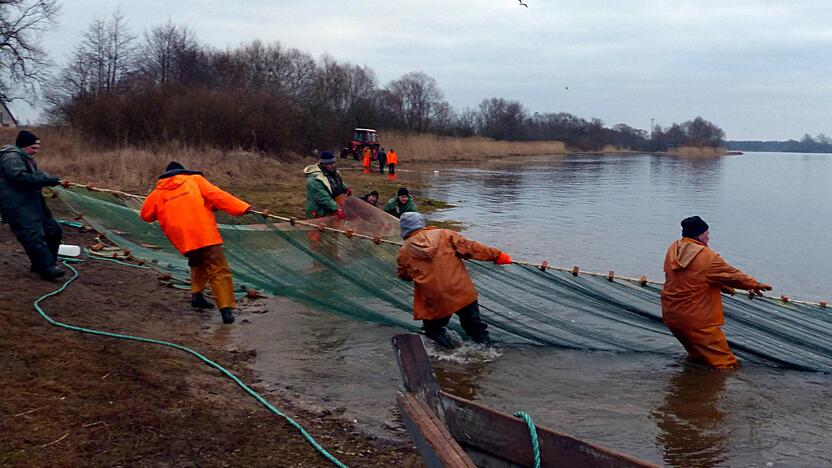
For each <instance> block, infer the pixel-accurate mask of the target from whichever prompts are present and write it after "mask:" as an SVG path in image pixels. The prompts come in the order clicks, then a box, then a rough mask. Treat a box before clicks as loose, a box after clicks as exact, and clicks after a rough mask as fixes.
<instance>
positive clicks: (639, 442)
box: [218, 298, 832, 466]
mask: <svg viewBox="0 0 832 468" xmlns="http://www.w3.org/2000/svg"><path fill="white" fill-rule="evenodd" d="M258 307H260V308H262V309H264V311H267V312H266V313H254V312H252V311H244V312H242V313H241V314H240V317H239V320H238V324H239V325H238V326H236V327H221V329H218V331H222V330H230V329H232V328H233V329H234V330H235V331H236V333H237V335H238V336H237V339H238V341H239V342H240V343H241V344H242V345H243V346H246V347H252V348H253V349H255V350H256V351H257V355H256V358H255V360H254V368H255V370H256V371H257V373H258V377H259V378H260V380H261V382H260V386H261V387H263V388H265V389H266V390H267V391H271V395H270V397H269V399H270V400H272V401H273V402H275V403H277V404H278V406H280V403H281V401H283V398H289V399H292V400H297V401H300V402H302V403H306V404H310V405H311V406H313V407H321V408H326V409H329V410H330V411H331V412H333V413H335V414H343V415H344V416H345V417H347V418H349V419H350V420H356V421H358V424H359V427H361V428H364V429H366V430H370V431H371V432H373V433H375V434H380V435H384V434H390V430H391V429H395V430H394V433H395V435H396V436H398V437H406V436H405V435H404V432H403V430H402V426H401V423H400V422H399V419H398V417H397V416H396V411H395V406H396V403H395V401H396V400H395V398H396V392H397V391H398V389H399V385H400V377H399V371H398V368H397V366H396V363H395V359H394V358H393V353H392V348H391V346H390V338H391V337H392V336H393V335H394V334H396V333H401V330H399V329H395V328H391V327H385V326H379V325H371V324H366V323H362V322H358V321H355V320H351V319H347V318H343V317H339V316H337V315H332V314H329V313H326V312H320V311H316V310H311V309H308V308H305V307H303V306H300V305H298V304H295V303H293V302H291V301H289V300H285V299H280V298H275V299H269V300H268V301H266V302H264V303H261V305H259V306H258ZM224 339H225V338H224V337H221V338H220V340H224ZM429 354H430V355H431V357H432V361H433V364H434V367H435V369H436V373H437V377H438V379H439V382H440V384H441V385H442V387H443V388H444V389H446V390H448V391H450V392H451V393H454V394H456V395H459V396H462V397H464V398H469V399H473V400H476V401H479V402H481V403H484V404H487V405H490V406H493V407H495V408H497V409H499V410H502V411H504V412H506V413H513V412H515V411H521V410H522V411H526V412H528V413H529V414H530V415H532V417H533V418H534V420H535V421H536V422H538V423H540V424H543V425H546V426H549V427H551V428H553V429H556V430H559V431H563V432H567V433H570V434H573V435H575V436H578V437H582V438H585V439H588V440H592V441H596V442H598V443H601V444H603V445H606V446H609V447H611V448H614V449H617V450H621V451H624V452H626V453H630V454H633V455H635V456H637V457H639V458H643V459H646V460H651V461H654V462H659V463H666V464H668V465H672V466H717V465H720V466H724V465H732V466H766V463H773V464H775V465H776V466H829V465H830V464H831V463H832V445H831V444H829V441H828V438H829V423H828V421H830V420H832V407H830V406H829V405H828V403H827V402H828V401H830V399H832V376H829V375H825V374H816V373H805V372H796V371H786V370H782V369H774V368H770V367H765V366H753V365H748V366H744V367H742V368H740V369H738V370H736V371H731V372H726V371H712V370H710V369H706V368H702V367H692V366H690V365H689V364H687V363H684V362H680V361H679V358H678V357H672V356H666V355H654V354H649V353H618V354H616V353H599V352H584V351H569V350H560V349H552V348H547V347H505V348H503V347H500V348H482V347H479V346H466V347H463V348H462V349H460V350H457V351H454V352H452V353H447V352H445V351H442V350H437V349H435V348H432V347H431V348H430V349H429ZM396 428H397V429H396ZM313 435H314V434H313Z"/></svg>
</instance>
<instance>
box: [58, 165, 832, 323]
mask: <svg viewBox="0 0 832 468" xmlns="http://www.w3.org/2000/svg"><path fill="white" fill-rule="evenodd" d="M61 185H63V186H64V187H79V188H85V189H87V190H90V191H93V192H103V193H109V194H112V195H114V196H116V197H119V196H121V197H127V198H134V199H136V200H144V199H145V198H146V197H143V196H141V195H135V194H132V193H127V192H122V191H120V190H111V189H102V188H98V187H95V186H94V185H93V184H87V185H83V184H78V183H75V182H69V181H62V182H61ZM251 213H254V214H257V215H260V216H261V217H263V220H264V221H266V220H268V219H274V220H277V221H280V222H285V223H289V224H291V225H292V226H294V225H296V224H297V225H301V226H306V227H310V228H313V229H317V230H320V231H328V232H334V233H337V234H342V235H344V236H346V237H348V238H350V239H352V238H353V237H356V238H359V239H364V240H369V241H372V242H373V243H375V244H376V245H378V244H390V245H396V246H401V245H402V244H403V243H402V242H400V241H394V240H389V239H383V238H381V237H378V236H375V237H374V236H368V235H366V234H359V233H356V232H353V231H352V230H344V229H338V228H333V227H329V226H322V225H318V224H315V223H310V222H308V221H303V220H300V219H295V218H293V217H288V216H278V215H274V214H271V213H270V212H269V211H268V210H263V211H258V210H251ZM512 263H516V264H518V265H524V266H528V267H533V268H538V269H540V270H541V271H544V272H545V271H546V270H555V271H561V272H567V273H572V274H573V275H575V276H578V275H579V274H580V275H588V276H595V277H601V278H607V279H608V280H610V281H613V280H615V279H617V280H621V281H628V282H631V283H637V284H641V285H642V286H646V285H648V284H651V285H654V286H663V285H664V283H662V282H660V281H653V280H649V279H647V277H646V276H642V277H641V278H631V277H626V276H615V275H614V274H613V272H609V273H598V272H592V271H580V270H579V269H578V267H572V268H566V267H558V266H551V265H549V263H548V262H546V261H543V262H541V263H534V262H529V261H524V260H513V261H512ZM789 297H790V296H785V295H784V296H781V300H782V301H783V302H794V303H796V304H803V305H811V306H817V307H820V308H824V309H825V308H826V307H827V306H828V303H827V302H825V301H821V302H812V301H800V300H795V299H790V298H789Z"/></svg>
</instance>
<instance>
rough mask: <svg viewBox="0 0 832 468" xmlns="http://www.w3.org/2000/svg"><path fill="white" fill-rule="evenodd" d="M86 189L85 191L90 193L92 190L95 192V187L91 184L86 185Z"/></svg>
mask: <svg viewBox="0 0 832 468" xmlns="http://www.w3.org/2000/svg"><path fill="white" fill-rule="evenodd" d="M86 187H87V190H89V191H90V192H92V191H93V190H95V185H93V184H92V182H90V183H88V184H87V185H86Z"/></svg>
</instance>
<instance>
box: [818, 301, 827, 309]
mask: <svg viewBox="0 0 832 468" xmlns="http://www.w3.org/2000/svg"><path fill="white" fill-rule="evenodd" d="M818 305H819V306H820V308H821V309H825V308H827V307H828V305H829V304H827V303H826V301H820V302H819V303H818Z"/></svg>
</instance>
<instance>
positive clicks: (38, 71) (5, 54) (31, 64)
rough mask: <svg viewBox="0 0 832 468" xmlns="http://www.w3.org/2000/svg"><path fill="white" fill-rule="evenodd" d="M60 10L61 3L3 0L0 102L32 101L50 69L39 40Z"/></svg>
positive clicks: (0, 14) (0, 11) (0, 13)
mask: <svg viewBox="0 0 832 468" xmlns="http://www.w3.org/2000/svg"><path fill="white" fill-rule="evenodd" d="M59 9H60V7H59V4H58V0H0V100H2V101H4V102H9V101H11V100H14V99H24V100H26V101H28V102H30V103H31V102H32V101H33V95H34V93H35V92H36V91H37V89H38V88H39V87H40V86H41V85H42V84H44V82H45V80H46V78H47V77H48V68H49V66H51V63H50V62H49V60H48V59H47V56H46V53H45V52H44V50H43V48H42V47H41V45H40V44H39V39H40V36H41V34H42V33H43V32H44V31H46V30H48V29H50V28H52V27H53V26H54V25H55V19H56V17H57V15H58V11H59ZM18 93H22V94H23V96H18V95H17V94H18Z"/></svg>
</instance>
